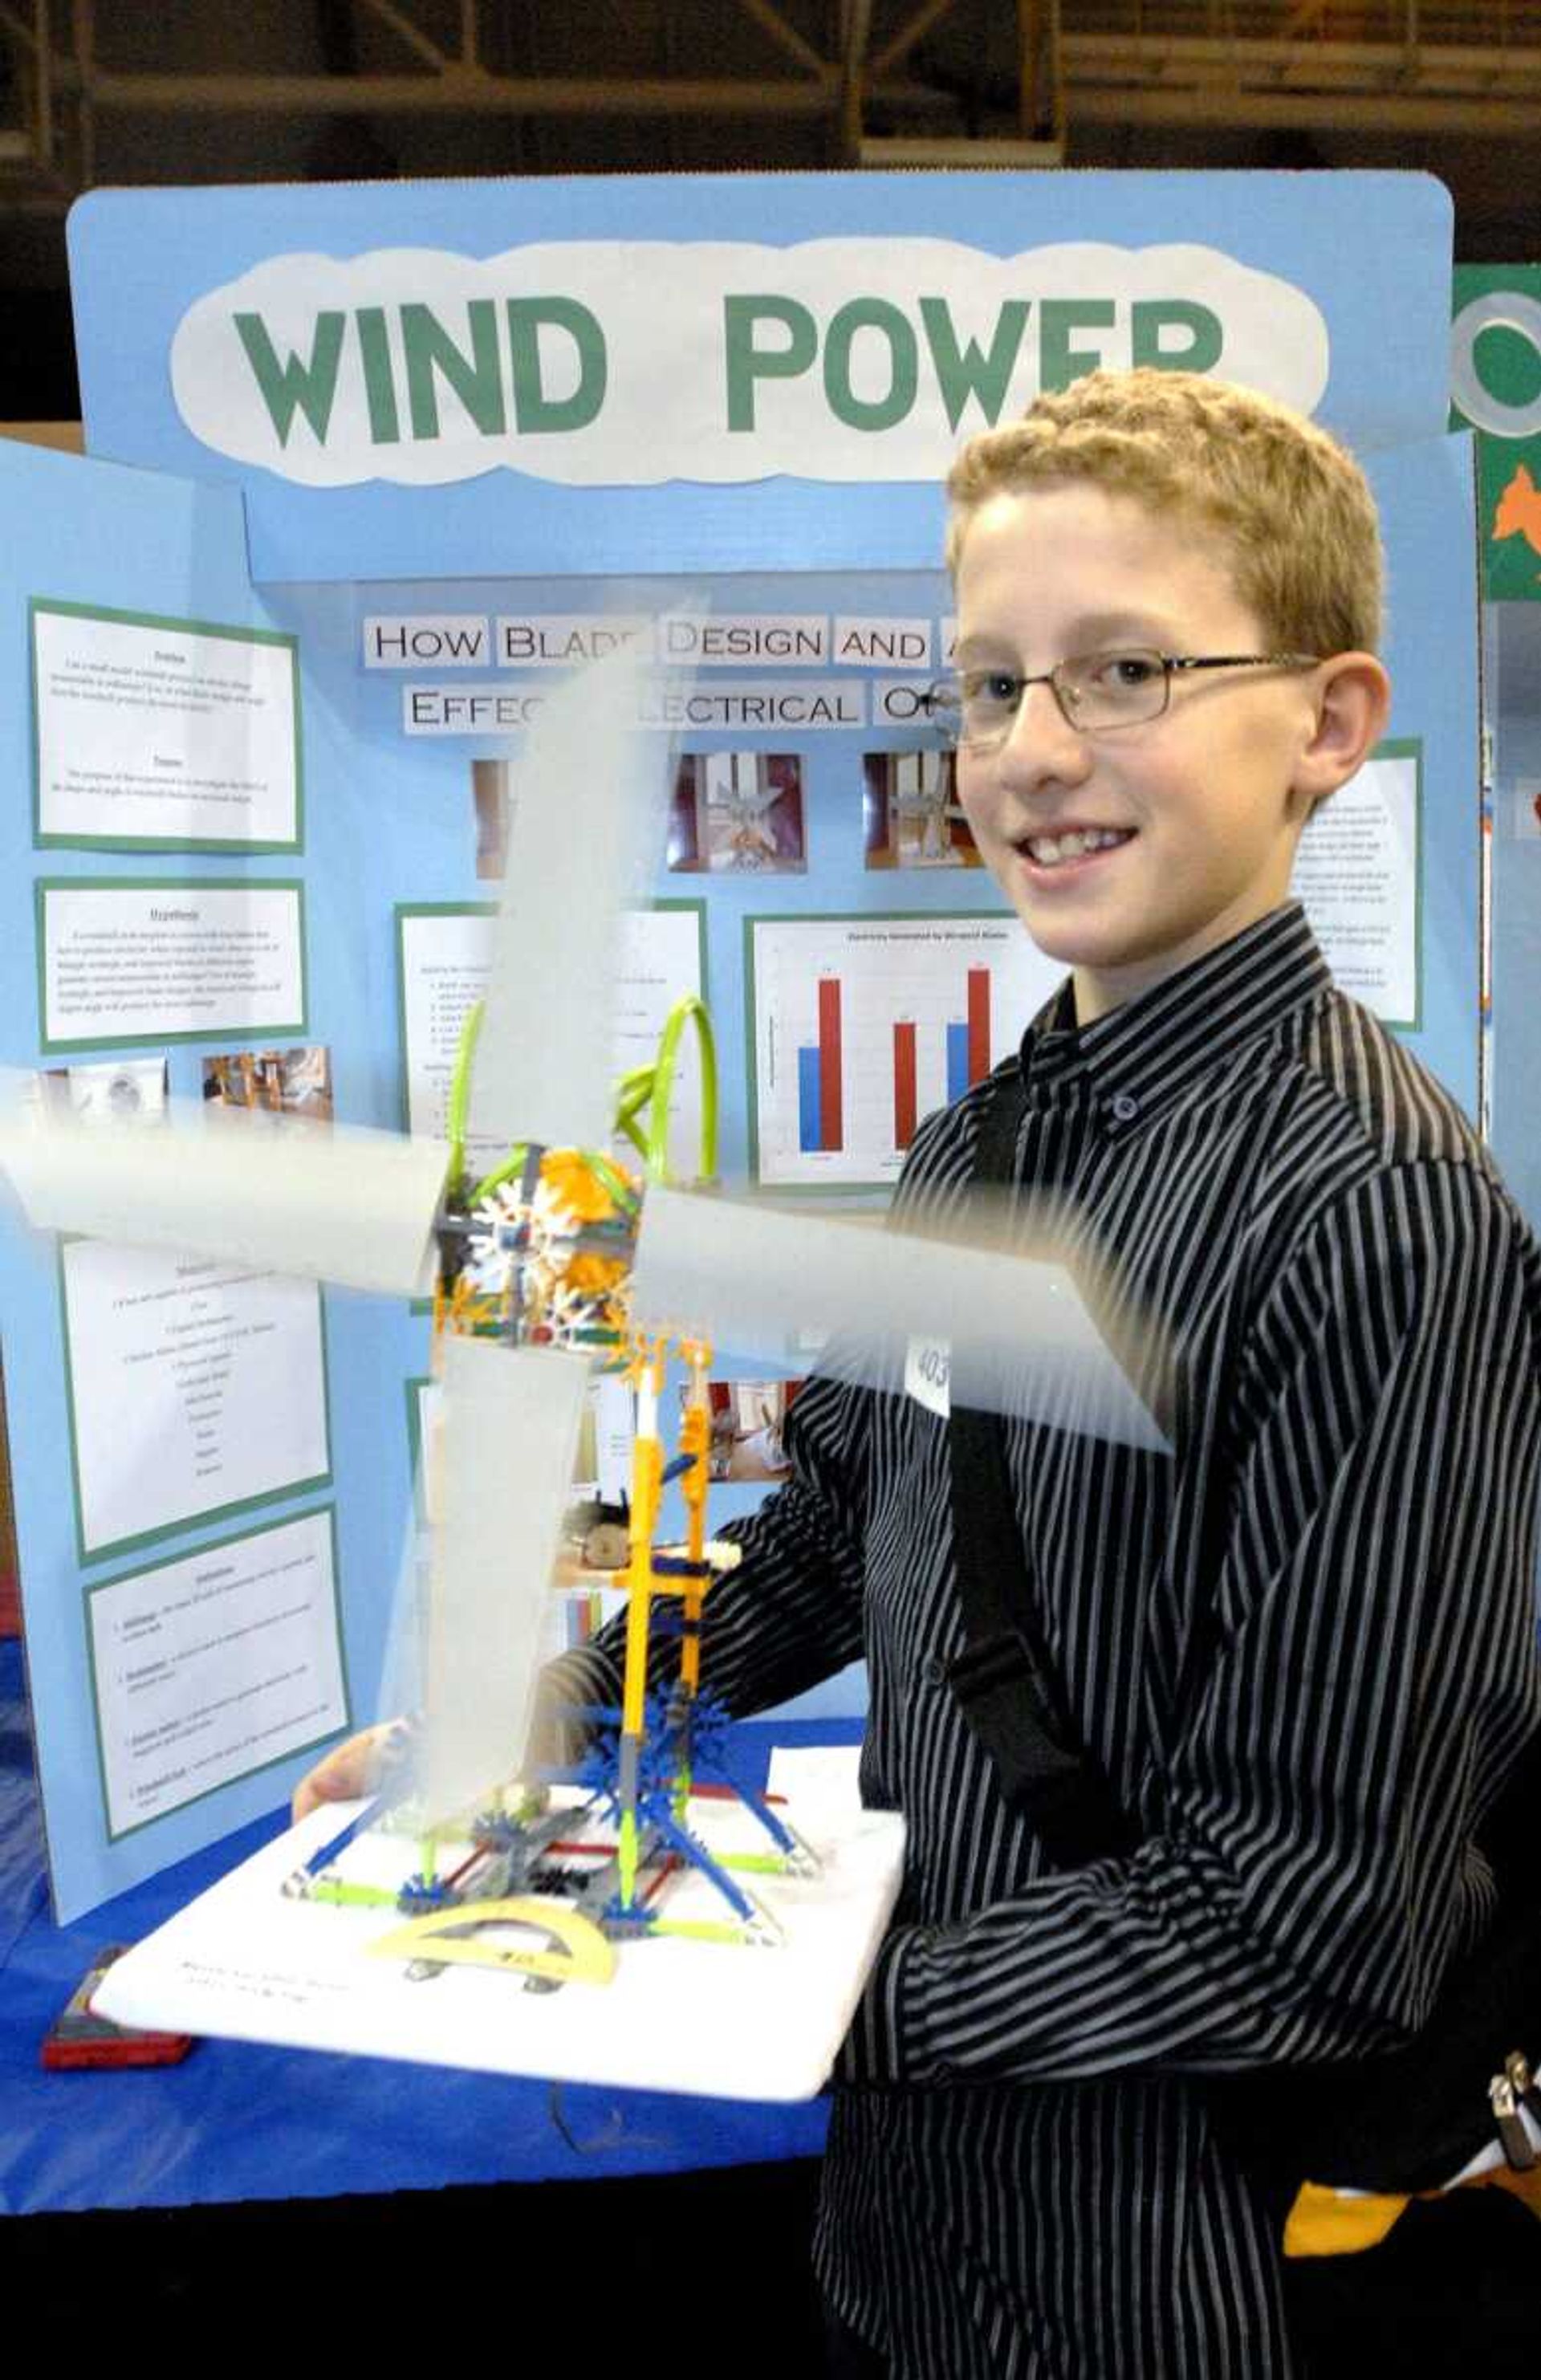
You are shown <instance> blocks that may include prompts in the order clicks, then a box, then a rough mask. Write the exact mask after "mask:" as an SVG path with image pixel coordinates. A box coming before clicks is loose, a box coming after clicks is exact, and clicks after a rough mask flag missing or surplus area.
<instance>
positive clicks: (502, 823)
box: [471, 760, 509, 884]
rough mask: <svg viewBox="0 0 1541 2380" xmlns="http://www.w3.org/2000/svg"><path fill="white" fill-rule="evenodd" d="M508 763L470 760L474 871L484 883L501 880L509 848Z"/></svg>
mask: <svg viewBox="0 0 1541 2380" xmlns="http://www.w3.org/2000/svg"><path fill="white" fill-rule="evenodd" d="M508 774H509V771H508V763H507V761H506V760H473V761H472V762H471V804H472V808H473V811H474V813H475V818H476V872H477V878H478V880H479V882H481V883H485V884H501V883H502V881H503V871H504V864H505V860H506V855H507V851H508Z"/></svg>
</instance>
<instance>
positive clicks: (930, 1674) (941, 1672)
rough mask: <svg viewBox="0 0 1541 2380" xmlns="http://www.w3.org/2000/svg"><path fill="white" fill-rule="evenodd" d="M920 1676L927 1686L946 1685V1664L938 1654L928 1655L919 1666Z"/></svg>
mask: <svg viewBox="0 0 1541 2380" xmlns="http://www.w3.org/2000/svg"><path fill="white" fill-rule="evenodd" d="M920 1674H921V1676H922V1678H923V1679H924V1680H925V1682H926V1683H927V1685H928V1686H944V1685H945V1684H946V1683H947V1664H946V1662H945V1661H944V1660H943V1659H942V1658H941V1655H940V1653H928V1654H927V1656H926V1658H925V1659H924V1660H923V1661H922V1662H921V1664H920Z"/></svg>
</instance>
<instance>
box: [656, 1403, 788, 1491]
mask: <svg viewBox="0 0 1541 2380" xmlns="http://www.w3.org/2000/svg"><path fill="white" fill-rule="evenodd" d="M802 1385H803V1383H802V1381H801V1380H709V1381H708V1383H707V1403H708V1406H709V1408H710V1415H711V1444H710V1454H709V1455H708V1458H707V1462H708V1468H709V1470H710V1475H711V1477H712V1478H713V1479H731V1480H734V1481H735V1482H737V1483H739V1484H741V1485H764V1484H766V1483H769V1482H771V1481H773V1480H777V1479H786V1478H789V1477H790V1476H791V1474H792V1460H791V1457H790V1456H789V1455H788V1453H787V1451H786V1445H785V1439H784V1431H785V1427H786V1416H787V1415H788V1414H789V1413H790V1411H791V1410H792V1406H793V1403H794V1402H795V1398H796V1395H797V1391H798V1390H799V1389H800V1388H801V1387H802ZM686 1398H687V1392H686V1390H684V1389H682V1390H680V1411H681V1413H682V1415H683V1414H684V1412H685V1410H686Z"/></svg>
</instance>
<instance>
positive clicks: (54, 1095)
mask: <svg viewBox="0 0 1541 2380" xmlns="http://www.w3.org/2000/svg"><path fill="white" fill-rule="evenodd" d="M37 1082H38V1096H39V1098H40V1099H41V1100H42V1105H43V1107H44V1108H45V1109H46V1110H47V1111H48V1112H49V1114H51V1115H61V1114H67V1115H73V1116H77V1117H79V1120H80V1121H81V1122H82V1123H126V1122H127V1119H128V1118H129V1117H130V1116H132V1117H135V1118H137V1119H138V1120H139V1121H140V1122H142V1123H155V1122H157V1121H160V1120H161V1119H163V1118H164V1116H165V1113H166V1100H167V1099H168V1097H169V1092H168V1087H167V1066H166V1061H165V1060H164V1058H114V1059H108V1060H104V1061H103V1062H101V1063H100V1064H96V1065H85V1066H50V1067H49V1068H48V1070H47V1072H46V1073H45V1074H42V1075H39V1076H38V1078H37Z"/></svg>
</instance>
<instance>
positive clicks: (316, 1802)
mask: <svg viewBox="0 0 1541 2380" xmlns="http://www.w3.org/2000/svg"><path fill="white" fill-rule="evenodd" d="M400 1726H401V1722H400V1720H399V1719H387V1720H386V1721H385V1722H384V1724H383V1725H382V1726H380V1727H367V1728H365V1729H364V1730H363V1732H362V1733H361V1734H359V1735H350V1736H349V1737H348V1739H347V1742H346V1743H339V1744H337V1745H336V1746H335V1747H334V1749H333V1750H332V1751H331V1752H329V1753H328V1754H327V1755H326V1756H325V1758H324V1759H323V1760H318V1761H317V1763H316V1765H315V1767H314V1768H312V1769H311V1770H310V1771H309V1774H308V1775H307V1776H304V1777H302V1778H301V1779H300V1780H299V1783H298V1784H297V1786H296V1787H295V1794H294V1800H293V1802H292V1803H290V1805H289V1815H290V1819H291V1821H292V1822H293V1824H294V1825H296V1826H297V1825H298V1824H299V1821H300V1819H301V1818H304V1817H308V1816H309V1814H310V1812H311V1811H312V1810H316V1809H319V1808H320V1807H321V1804H322V1803H323V1802H355V1801H358V1800H359V1799H360V1798H361V1796H362V1795H364V1794H366V1793H372V1792H374V1791H376V1789H377V1788H378V1786H379V1784H380V1779H381V1772H382V1768H383V1767H384V1765H385V1755H386V1752H387V1750H388V1748H389V1747H390V1745H391V1743H392V1742H393V1740H399V1730H400Z"/></svg>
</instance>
